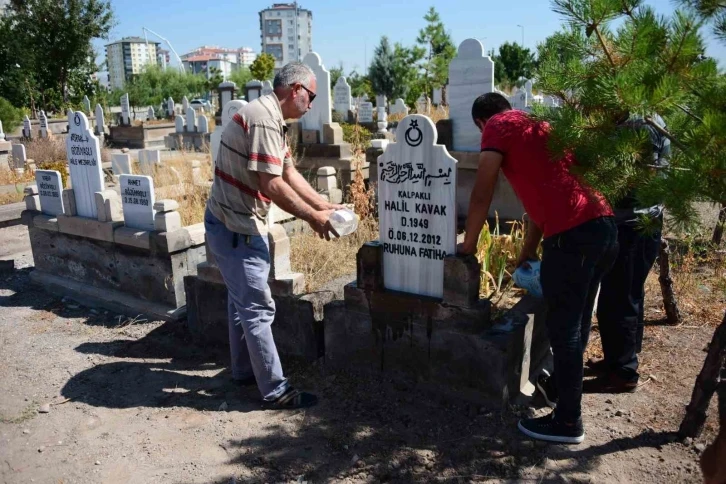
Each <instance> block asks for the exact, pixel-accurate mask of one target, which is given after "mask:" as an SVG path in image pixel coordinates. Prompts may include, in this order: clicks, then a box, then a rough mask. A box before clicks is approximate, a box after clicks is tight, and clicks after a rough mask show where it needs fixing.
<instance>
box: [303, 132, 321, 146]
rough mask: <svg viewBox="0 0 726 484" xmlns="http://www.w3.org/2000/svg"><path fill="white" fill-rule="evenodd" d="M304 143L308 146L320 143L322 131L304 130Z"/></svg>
mask: <svg viewBox="0 0 726 484" xmlns="http://www.w3.org/2000/svg"><path fill="white" fill-rule="evenodd" d="M302 142H303V143H306V144H318V143H320V131H318V130H317V129H304V130H303V132H302Z"/></svg>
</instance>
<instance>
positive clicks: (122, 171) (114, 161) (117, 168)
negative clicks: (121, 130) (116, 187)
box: [111, 153, 133, 176]
mask: <svg viewBox="0 0 726 484" xmlns="http://www.w3.org/2000/svg"><path fill="white" fill-rule="evenodd" d="M111 170H112V171H113V174H114V175H116V176H119V175H130V174H131V173H133V171H132V170H131V155H129V154H128V153H118V154H113V155H112V158H111Z"/></svg>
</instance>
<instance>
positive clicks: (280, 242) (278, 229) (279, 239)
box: [267, 224, 292, 279]
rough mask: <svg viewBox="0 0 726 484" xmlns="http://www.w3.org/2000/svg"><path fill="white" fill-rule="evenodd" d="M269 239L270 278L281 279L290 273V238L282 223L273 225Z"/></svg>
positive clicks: (269, 232)
mask: <svg viewBox="0 0 726 484" xmlns="http://www.w3.org/2000/svg"><path fill="white" fill-rule="evenodd" d="M267 240H268V242H269V244H270V261H271V264H270V278H271V279H279V278H281V277H283V276H286V275H288V274H290V273H291V272H292V270H291V269H290V239H289V238H288V237H287V233H286V232H285V229H284V228H283V227H282V225H279V224H273V225H271V226H270V228H269V231H268V233H267Z"/></svg>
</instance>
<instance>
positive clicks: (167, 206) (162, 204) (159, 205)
mask: <svg viewBox="0 0 726 484" xmlns="http://www.w3.org/2000/svg"><path fill="white" fill-rule="evenodd" d="M154 210H155V211H156V212H173V211H174V210H179V203H178V202H177V201H176V200H157V201H156V202H154Z"/></svg>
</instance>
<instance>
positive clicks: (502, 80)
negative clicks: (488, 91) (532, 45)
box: [489, 42, 536, 87]
mask: <svg viewBox="0 0 726 484" xmlns="http://www.w3.org/2000/svg"><path fill="white" fill-rule="evenodd" d="M489 55H490V56H491V58H492V60H493V61H494V80H495V81H496V83H497V84H502V85H506V86H507V87H512V86H514V85H516V84H517V83H518V81H519V80H520V78H525V79H531V78H532V76H533V75H534V70H535V67H536V62H535V56H534V52H532V51H530V50H529V49H527V48H524V47H522V46H521V45H519V44H516V43H510V42H505V43H504V44H502V45H500V46H499V53H498V54H494V51H493V50H492V51H490V53H489Z"/></svg>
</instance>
